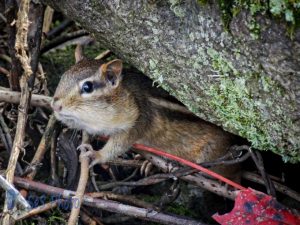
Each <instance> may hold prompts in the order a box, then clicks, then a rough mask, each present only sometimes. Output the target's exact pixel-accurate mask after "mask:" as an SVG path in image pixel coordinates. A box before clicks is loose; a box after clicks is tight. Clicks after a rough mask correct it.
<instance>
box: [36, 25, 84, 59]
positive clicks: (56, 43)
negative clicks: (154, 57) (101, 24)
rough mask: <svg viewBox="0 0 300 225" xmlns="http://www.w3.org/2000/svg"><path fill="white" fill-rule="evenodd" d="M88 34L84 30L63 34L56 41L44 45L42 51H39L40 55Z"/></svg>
mask: <svg viewBox="0 0 300 225" xmlns="http://www.w3.org/2000/svg"><path fill="white" fill-rule="evenodd" d="M88 34H89V33H88V32H87V31H85V30H78V31H74V32H72V33H68V34H65V35H63V36H60V37H58V38H56V39H54V40H53V41H51V42H50V43H49V44H47V45H45V46H44V47H43V48H42V49H41V54H44V53H46V52H47V51H49V50H51V49H53V48H55V47H57V46H59V45H61V44H63V43H65V42H67V41H70V40H73V39H76V38H79V37H82V36H86V35H88Z"/></svg>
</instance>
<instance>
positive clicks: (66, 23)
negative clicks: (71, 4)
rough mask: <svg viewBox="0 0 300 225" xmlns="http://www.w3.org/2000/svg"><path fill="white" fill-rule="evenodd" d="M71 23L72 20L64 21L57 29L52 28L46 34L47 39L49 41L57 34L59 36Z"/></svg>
mask: <svg viewBox="0 0 300 225" xmlns="http://www.w3.org/2000/svg"><path fill="white" fill-rule="evenodd" d="M73 23H74V22H73V21H72V20H69V19H65V20H64V21H62V22H61V23H60V24H59V25H58V26H57V27H55V28H53V29H52V30H50V31H49V32H48V33H46V37H47V39H48V40H51V39H53V38H54V37H57V36H58V35H59V34H61V33H62V32H64V31H65V30H66V28H68V27H69V26H71V25H72V24H73Z"/></svg>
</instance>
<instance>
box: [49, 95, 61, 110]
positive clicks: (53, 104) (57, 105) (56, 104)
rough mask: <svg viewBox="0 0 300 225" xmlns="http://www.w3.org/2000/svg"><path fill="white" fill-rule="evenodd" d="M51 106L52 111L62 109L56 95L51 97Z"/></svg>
mask: <svg viewBox="0 0 300 225" xmlns="http://www.w3.org/2000/svg"><path fill="white" fill-rule="evenodd" d="M51 107H52V109H53V111H55V112H60V111H61V109H62V105H61V101H59V98H58V97H53V100H52V102H51Z"/></svg>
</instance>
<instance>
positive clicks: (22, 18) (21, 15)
mask: <svg viewBox="0 0 300 225" xmlns="http://www.w3.org/2000/svg"><path fill="white" fill-rule="evenodd" d="M29 3H30V0H23V1H21V2H20V8H19V11H18V20H17V28H18V29H17V34H16V43H15V48H16V52H17V55H16V56H17V58H18V59H19V60H20V61H21V64H22V67H23V70H24V74H23V75H22V77H21V81H20V85H21V98H20V105H19V114H18V123H17V127H16V136H15V139H14V143H13V147H12V151H11V155H10V159H9V162H8V167H7V173H6V179H7V181H8V182H10V183H12V182H13V177H14V173H15V169H16V164H17V161H18V157H19V154H20V150H21V149H22V147H23V142H24V137H25V135H24V132H25V127H26V120H27V110H28V107H29V102H30V100H29V99H30V91H29V89H28V79H29V77H30V75H31V74H32V71H33V70H32V68H31V67H30V59H29V57H28V55H27V52H26V50H27V32H28V27H29V21H28V12H29ZM7 201H8V200H7V198H6V204H5V206H4V212H5V213H7V212H8V207H7ZM3 224H4V225H9V224H11V222H10V216H9V214H6V215H5V216H4V219H3Z"/></svg>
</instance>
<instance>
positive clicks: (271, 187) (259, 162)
mask: <svg viewBox="0 0 300 225" xmlns="http://www.w3.org/2000/svg"><path fill="white" fill-rule="evenodd" d="M249 152H250V154H251V157H252V159H253V161H254V163H255V165H256V167H257V169H258V171H259V172H260V174H261V176H262V178H263V180H264V182H265V187H266V189H267V193H268V194H269V195H272V196H273V197H276V192H275V188H274V184H273V182H272V181H271V179H270V177H269V175H268V174H267V172H266V170H265V168H264V162H263V159H262V157H261V154H260V153H259V152H258V151H253V150H252V149H251V148H250V149H249Z"/></svg>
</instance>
